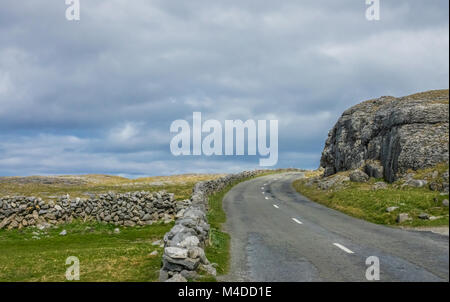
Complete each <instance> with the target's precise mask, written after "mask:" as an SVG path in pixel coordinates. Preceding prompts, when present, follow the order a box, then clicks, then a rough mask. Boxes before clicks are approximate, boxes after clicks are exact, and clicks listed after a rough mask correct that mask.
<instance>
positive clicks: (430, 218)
mask: <svg viewBox="0 0 450 302" xmlns="http://www.w3.org/2000/svg"><path fill="white" fill-rule="evenodd" d="M441 218H442V216H430V217H429V218H428V219H429V220H438V219H441Z"/></svg>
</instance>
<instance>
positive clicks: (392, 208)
mask: <svg viewBox="0 0 450 302" xmlns="http://www.w3.org/2000/svg"><path fill="white" fill-rule="evenodd" d="M397 209H398V207H389V208H387V209H386V212H388V213H390V212H394V211H395V210H397Z"/></svg>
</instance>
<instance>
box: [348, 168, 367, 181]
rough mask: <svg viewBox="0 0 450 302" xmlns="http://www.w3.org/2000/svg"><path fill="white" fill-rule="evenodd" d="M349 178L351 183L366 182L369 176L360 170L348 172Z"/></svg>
mask: <svg viewBox="0 0 450 302" xmlns="http://www.w3.org/2000/svg"><path fill="white" fill-rule="evenodd" d="M349 177H350V180H351V181H353V182H366V181H368V180H369V175H367V174H366V173H364V172H363V171H361V170H353V171H352V172H350V174H349Z"/></svg>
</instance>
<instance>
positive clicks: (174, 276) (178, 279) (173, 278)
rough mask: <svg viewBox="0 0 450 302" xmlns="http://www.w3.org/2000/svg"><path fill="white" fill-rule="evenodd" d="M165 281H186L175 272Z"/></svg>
mask: <svg viewBox="0 0 450 302" xmlns="http://www.w3.org/2000/svg"><path fill="white" fill-rule="evenodd" d="M166 282H187V280H186V278H184V277H183V276H182V275H181V274H175V275H173V277H172V278H170V279H167V280H166Z"/></svg>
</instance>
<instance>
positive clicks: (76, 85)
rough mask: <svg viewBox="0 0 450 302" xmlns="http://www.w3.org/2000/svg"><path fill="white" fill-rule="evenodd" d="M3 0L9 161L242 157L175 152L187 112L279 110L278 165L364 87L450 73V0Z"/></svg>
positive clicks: (0, 91) (84, 166) (5, 168)
mask: <svg viewBox="0 0 450 302" xmlns="http://www.w3.org/2000/svg"><path fill="white" fill-rule="evenodd" d="M80 2H81V21H79V22H69V21H67V20H66V19H65V9H66V5H65V4H64V1H63V0H61V1H55V0H39V1H35V0H20V1H17V0H2V1H1V3H0V175H32V174H79V173H107V174H117V175H124V176H129V177H138V176H143V175H167V174H174V173H189V172H234V171H240V170H244V169H253V168H257V167H258V157H247V156H246V157H242V158H241V157H218V156H216V157H214V156H213V157H205V156H201V157H192V156H191V157H186V156H184V157H174V156H172V154H171V153H170V149H169V142H170V140H171V138H172V137H173V134H170V132H169V127H170V124H171V123H172V121H174V120H176V119H187V120H191V119H192V112H193V111H201V112H202V114H203V118H204V119H209V118H212V119H217V120H219V121H223V120H225V119H242V120H247V119H254V120H256V119H278V120H279V161H278V165H277V167H299V168H316V167H317V166H318V164H319V159H320V153H321V151H322V148H323V145H324V142H325V139H326V137H327V133H328V130H329V129H330V128H331V127H332V126H333V124H334V123H335V122H336V120H337V119H338V117H339V116H340V114H341V113H342V112H343V111H344V110H345V109H346V108H348V107H349V106H351V105H354V104H356V103H359V102H360V101H363V100H366V99H370V98H375V97H379V96H382V95H393V96H403V95H408V94H411V93H415V92H418V91H424V90H430V89H442V88H448V82H449V61H448V55H449V16H448V5H449V2H448V0H422V1H419V0H415V1H413V0H380V2H381V20H380V21H372V22H369V21H367V20H366V19H365V9H366V5H365V0H346V1H342V0H340V1H331V0H330V1H317V0H311V1H300V0H284V1H261V0H253V1H249V0H247V1H246V0H239V1H237V0H236V1H235V0H227V1H215V0H214V1H211V0H190V1H175V0H152V1H150V0H133V1H125V0H80Z"/></svg>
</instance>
